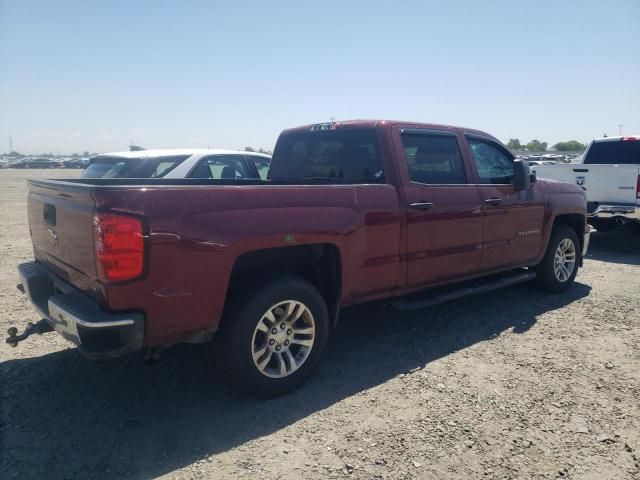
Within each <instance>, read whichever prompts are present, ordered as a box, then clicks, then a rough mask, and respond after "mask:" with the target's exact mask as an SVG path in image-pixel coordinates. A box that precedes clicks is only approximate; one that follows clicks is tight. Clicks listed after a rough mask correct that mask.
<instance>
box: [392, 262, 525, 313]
mask: <svg viewBox="0 0 640 480" xmlns="http://www.w3.org/2000/svg"><path fill="white" fill-rule="evenodd" d="M534 278H536V272H534V271H532V270H518V271H516V272H510V273H507V274H502V275H497V276H491V277H488V278H484V279H477V280H471V281H469V282H465V283H463V284H461V285H459V286H451V287H441V288H438V289H434V290H432V291H427V292H425V293H422V294H420V296H416V294H412V295H410V297H411V299H408V298H409V297H406V298H401V299H398V300H393V301H391V302H389V304H388V305H389V306H390V307H391V308H394V309H396V310H405V311H409V312H413V311H416V310H421V309H423V308H426V307H430V306H432V305H436V304H438V303H443V302H448V301H449V300H455V299H456V298H461V297H467V296H469V295H477V294H478V293H485V292H489V291H491V290H496V289H498V288H502V287H507V286H509V285H515V284H517V283H523V282H528V281H530V280H533V279H534ZM413 298H415V299H413Z"/></svg>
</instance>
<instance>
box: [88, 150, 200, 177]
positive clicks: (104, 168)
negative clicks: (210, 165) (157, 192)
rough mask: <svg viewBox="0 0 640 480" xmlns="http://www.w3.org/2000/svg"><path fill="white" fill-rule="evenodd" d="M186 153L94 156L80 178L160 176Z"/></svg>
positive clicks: (183, 157) (168, 170)
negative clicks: (139, 156) (172, 154)
mask: <svg viewBox="0 0 640 480" xmlns="http://www.w3.org/2000/svg"><path fill="white" fill-rule="evenodd" d="M187 158H188V155H177V156H174V157H157V158H122V157H95V158H92V159H91V162H90V163H89V166H88V167H87V168H86V169H85V170H84V171H83V172H82V175H81V176H80V177H81V178H161V177H164V176H165V175H166V174H167V173H169V172H170V171H171V170H173V169H174V168H175V167H177V166H178V165H179V164H180V163H182V162H183V161H184V160H186V159H187Z"/></svg>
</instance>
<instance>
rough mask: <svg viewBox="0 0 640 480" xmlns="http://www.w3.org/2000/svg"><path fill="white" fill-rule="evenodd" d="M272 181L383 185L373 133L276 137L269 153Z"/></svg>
mask: <svg viewBox="0 0 640 480" xmlns="http://www.w3.org/2000/svg"><path fill="white" fill-rule="evenodd" d="M269 176H270V178H271V179H272V180H305V179H320V180H335V182H336V183H384V181H385V180H384V172H383V169H382V161H381V160H380V152H379V150H378V141H377V137H376V132H375V130H373V129H345V130H340V129H339V128H338V129H336V130H323V131H308V132H296V133H291V134H285V135H282V136H281V137H280V139H279V140H278V143H277V145H276V148H275V151H274V153H273V159H272V161H271V169H270V172H269Z"/></svg>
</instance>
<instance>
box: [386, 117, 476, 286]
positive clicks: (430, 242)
mask: <svg viewBox="0 0 640 480" xmlns="http://www.w3.org/2000/svg"><path fill="white" fill-rule="evenodd" d="M396 138H397V139H399V143H400V144H401V146H402V148H401V151H398V150H396V152H397V156H398V158H402V156H404V158H405V160H406V163H405V165H406V167H407V168H406V171H403V170H404V169H403V167H404V165H402V164H401V162H399V165H400V167H401V170H400V173H401V176H402V177H404V178H402V183H403V185H404V186H405V187H404V192H405V200H406V203H407V206H406V208H407V213H406V229H407V230H406V232H407V235H406V245H407V247H406V251H407V255H406V260H407V284H408V286H419V285H428V284H435V283H439V282H444V281H448V280H455V279H457V278H462V277H465V276H468V275H470V274H472V273H474V272H475V271H477V269H478V268H479V264H480V255H481V248H482V221H483V212H482V199H481V198H480V194H479V192H478V189H477V188H476V186H475V185H473V184H470V183H468V181H467V179H468V178H469V175H470V169H468V168H467V166H465V163H464V162H463V160H462V155H461V153H460V141H461V140H462V139H461V138H458V136H457V135H456V134H455V133H454V132H452V131H448V130H431V129H428V130H427V129H402V130H400V131H399V132H398V136H397V137H396Z"/></svg>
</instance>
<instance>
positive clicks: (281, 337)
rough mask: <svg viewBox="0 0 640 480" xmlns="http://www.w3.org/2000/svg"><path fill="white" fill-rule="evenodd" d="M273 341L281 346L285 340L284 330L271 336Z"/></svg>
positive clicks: (285, 333)
mask: <svg viewBox="0 0 640 480" xmlns="http://www.w3.org/2000/svg"><path fill="white" fill-rule="evenodd" d="M273 339H274V340H275V341H276V343H277V344H278V345H282V344H283V343H284V341H285V340H286V339H287V332H285V331H284V330H280V331H279V332H278V333H276V334H275V335H274V336H273Z"/></svg>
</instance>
